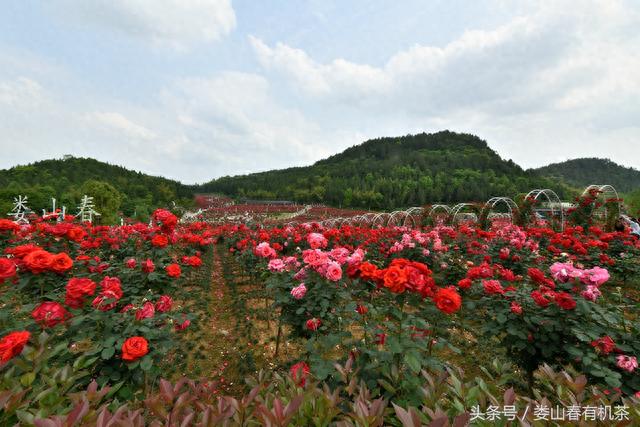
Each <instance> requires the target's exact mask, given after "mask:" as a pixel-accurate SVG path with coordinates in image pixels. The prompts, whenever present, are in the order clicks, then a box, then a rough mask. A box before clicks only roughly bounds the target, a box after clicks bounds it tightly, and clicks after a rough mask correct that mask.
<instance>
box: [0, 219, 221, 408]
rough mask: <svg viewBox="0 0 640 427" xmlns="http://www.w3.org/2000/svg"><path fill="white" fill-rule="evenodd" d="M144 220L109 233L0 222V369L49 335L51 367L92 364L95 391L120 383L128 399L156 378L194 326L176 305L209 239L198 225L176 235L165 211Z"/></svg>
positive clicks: (67, 224)
mask: <svg viewBox="0 0 640 427" xmlns="http://www.w3.org/2000/svg"><path fill="white" fill-rule="evenodd" d="M152 218H153V223H152V224H151V225H146V224H134V225H124V226H117V227H106V226H91V225H90V224H77V223H72V222H62V223H48V222H46V221H39V222H36V223H32V224H29V225H23V226H18V225H16V224H14V223H13V222H10V221H7V220H0V254H1V255H0V300H1V302H2V305H3V310H4V311H6V312H10V313H11V316H3V317H2V319H0V326H1V330H2V331H4V334H3V336H2V337H1V338H0V360H1V363H2V364H6V363H7V362H8V361H10V360H11V359H13V358H15V357H16V356H17V355H19V354H21V353H22V352H23V350H24V347H25V346H27V345H29V343H30V341H31V340H33V339H34V338H33V337H34V334H35V333H36V332H37V331H38V330H52V331H54V332H55V333H54V334H53V335H52V336H54V337H55V340H56V341H57V342H54V343H53V344H54V345H55V344H57V343H60V344H64V351H63V352H61V353H60V354H59V355H58V356H57V362H58V363H60V364H61V365H62V364H64V363H70V362H73V360H75V359H76V358H77V357H78V355H79V354H86V355H90V356H94V357H93V359H92V360H93V364H92V366H91V372H92V375H93V376H94V377H95V378H98V380H99V382H101V383H102V384H104V383H107V382H110V383H114V382H116V381H124V382H125V383H127V384H131V387H128V388H126V390H127V393H132V392H135V390H136V388H137V387H138V386H139V385H140V384H142V382H143V381H144V378H145V376H146V377H147V378H148V377H149V376H157V375H158V374H159V373H160V372H161V369H162V367H161V365H160V362H161V361H162V360H163V359H166V357H168V356H170V355H171V352H172V351H173V349H174V348H175V345H174V340H175V338H176V333H179V332H180V331H182V330H184V329H186V328H187V327H188V326H189V325H190V323H191V321H192V320H194V319H193V316H192V315H191V314H190V313H188V312H185V311H184V310H183V309H182V306H181V304H180V303H177V302H176V300H181V299H184V295H183V291H182V290H181V283H182V282H183V279H184V277H189V276H190V275H191V274H192V271H194V270H196V269H198V268H200V267H201V266H202V265H203V260H202V254H203V251H204V250H206V248H207V247H209V246H210V245H211V244H212V243H213V241H214V239H215V234H214V230H212V229H211V227H210V226H208V225H206V224H202V223H194V224H190V225H188V226H180V227H178V220H177V217H176V216H175V215H174V214H172V213H171V212H169V211H167V210H163V209H158V210H156V211H155V212H154V214H153V216H152ZM25 369H26V368H25ZM125 397H126V396H125Z"/></svg>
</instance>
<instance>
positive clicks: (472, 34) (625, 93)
mask: <svg viewBox="0 0 640 427" xmlns="http://www.w3.org/2000/svg"><path fill="white" fill-rule="evenodd" d="M525 9H529V10H527V11H526V13H523V14H522V15H521V16H517V17H514V18H513V19H512V20H511V21H510V22H507V23H506V24H504V25H501V26H499V27H496V28H493V29H488V30H482V31H479V30H467V31H465V32H464V33H463V34H461V35H460V36H459V37H458V38H456V39H454V40H452V41H450V42H449V43H447V44H445V45H444V46H427V45H414V46H412V47H410V48H407V49H405V50H402V51H399V52H397V53H395V54H394V55H392V56H391V57H389V58H388V59H387V61H386V62H384V63H383V65H381V66H377V67H373V66H369V65H367V64H361V63H355V62H352V61H349V60H347V59H343V58H339V59H334V60H332V61H329V62H326V63H322V62H319V61H316V60H314V59H313V57H312V56H311V55H309V54H308V53H307V52H305V51H304V50H302V49H299V48H294V47H291V46H288V45H287V44H284V43H277V44H275V45H274V46H269V45H267V44H266V43H264V42H263V41H262V40H261V39H259V38H257V37H255V36H250V37H249V42H250V44H251V46H252V47H253V50H254V53H255V55H256V57H257V59H258V61H259V62H260V64H261V65H262V66H263V67H264V68H265V70H266V71H267V72H268V73H269V75H270V76H271V78H272V79H282V80H285V81H287V82H288V83H289V85H290V86H291V87H292V88H293V89H294V90H295V92H294V93H295V94H297V96H298V97H299V98H300V101H299V103H300V104H303V103H305V102H307V103H321V104H323V105H324V106H325V107H324V108H325V110H331V109H334V108H340V111H341V114H345V113H344V111H348V112H349V113H348V115H349V117H350V119H351V121H352V122H353V120H360V122H359V123H358V125H360V126H365V125H364V123H368V124H370V123H372V122H376V123H377V124H378V125H377V129H385V128H389V124H393V126H391V127H392V128H393V127H399V128H401V129H402V128H404V129H405V132H418V131H421V130H427V131H429V130H439V129H442V128H443V127H448V128H450V129H451V130H460V131H466V132H470V133H475V134H479V135H480V136H482V137H484V138H486V139H487V140H488V142H489V143H490V145H492V146H493V147H495V148H497V149H498V150H499V151H500V152H501V154H503V155H504V156H505V157H511V158H513V159H514V160H516V161H517V162H519V163H520V164H523V165H524V166H534V165H540V164H543V163H545V162H548V161H552V160H553V158H552V154H551V153H552V152H557V151H558V150H565V152H570V153H572V154H571V156H573V157H579V156H581V155H587V154H591V153H596V152H600V156H607V155H609V156H611V157H613V158H615V159H617V160H618V161H622V162H626V163H627V164H628V163H629V159H630V158H633V157H636V158H637V156H638V155H640V148H636V147H635V146H634V145H631V144H629V141H631V140H632V139H631V138H630V136H631V135H635V137H636V139H637V138H638V137H640V129H639V128H638V123H637V117H640V102H638V99H640V57H638V55H635V54H634V52H638V51H640V33H638V31H637V28H638V26H639V25H640V15H639V13H638V9H637V8H634V7H632V6H631V5H630V4H629V3H626V2H618V1H604V2H603V1H598V0H593V1H584V2H543V3H539V4H536V7H528V8H525ZM325 115H326V116H329V115H328V114H325ZM328 120H336V118H335V117H333V118H329V119H328ZM338 120H339V119H338ZM398 123H400V124H401V126H396V125H397V124H398ZM535 126H541V128H537V129H533V127H535ZM375 128H376V127H374V129H375ZM405 132H402V131H401V133H405ZM554 140H561V141H562V144H552V143H551V141H554ZM605 145H609V146H610V147H611V149H610V150H603V146H605ZM532 147H535V148H532ZM540 147H545V149H544V150H541V149H540ZM632 152H633V153H634V154H633V155H632ZM635 165H636V166H640V163H639V162H635Z"/></svg>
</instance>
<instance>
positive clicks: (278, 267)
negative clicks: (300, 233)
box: [268, 258, 285, 273]
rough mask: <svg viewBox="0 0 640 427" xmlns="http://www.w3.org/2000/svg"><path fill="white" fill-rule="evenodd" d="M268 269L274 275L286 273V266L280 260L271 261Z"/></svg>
mask: <svg viewBox="0 0 640 427" xmlns="http://www.w3.org/2000/svg"><path fill="white" fill-rule="evenodd" d="M268 268H269V271H271V272H272V273H280V272H281V271H284V268H285V265H284V262H283V261H282V260H281V259H280V258H275V259H272V260H271V261H269V265H268Z"/></svg>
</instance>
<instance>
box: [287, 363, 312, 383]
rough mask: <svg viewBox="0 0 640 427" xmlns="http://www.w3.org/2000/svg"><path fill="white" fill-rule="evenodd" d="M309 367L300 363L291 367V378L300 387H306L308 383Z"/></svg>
mask: <svg viewBox="0 0 640 427" xmlns="http://www.w3.org/2000/svg"><path fill="white" fill-rule="evenodd" d="M309 372H311V370H310V369H309V365H307V364H306V363H305V362H298V363H296V364H295V365H293V366H292V367H291V378H293V381H294V382H295V383H296V384H297V385H298V386H299V387H304V385H305V384H306V382H307V377H308V376H309Z"/></svg>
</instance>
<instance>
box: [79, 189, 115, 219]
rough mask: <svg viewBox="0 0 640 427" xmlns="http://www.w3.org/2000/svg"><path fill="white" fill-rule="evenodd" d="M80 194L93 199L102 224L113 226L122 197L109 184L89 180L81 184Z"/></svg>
mask: <svg viewBox="0 0 640 427" xmlns="http://www.w3.org/2000/svg"><path fill="white" fill-rule="evenodd" d="M80 192H81V193H82V194H86V195H87V196H91V197H93V202H94V205H95V210H96V211H98V212H99V213H100V215H101V222H102V223H103V224H115V223H116V222H117V220H118V215H117V214H118V209H120V203H121V201H122V195H121V194H120V192H119V191H118V190H116V189H115V188H114V187H113V186H112V185H111V184H109V183H107V182H104V181H98V180H95V179H90V180H88V181H86V182H85V183H84V184H82V187H80Z"/></svg>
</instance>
